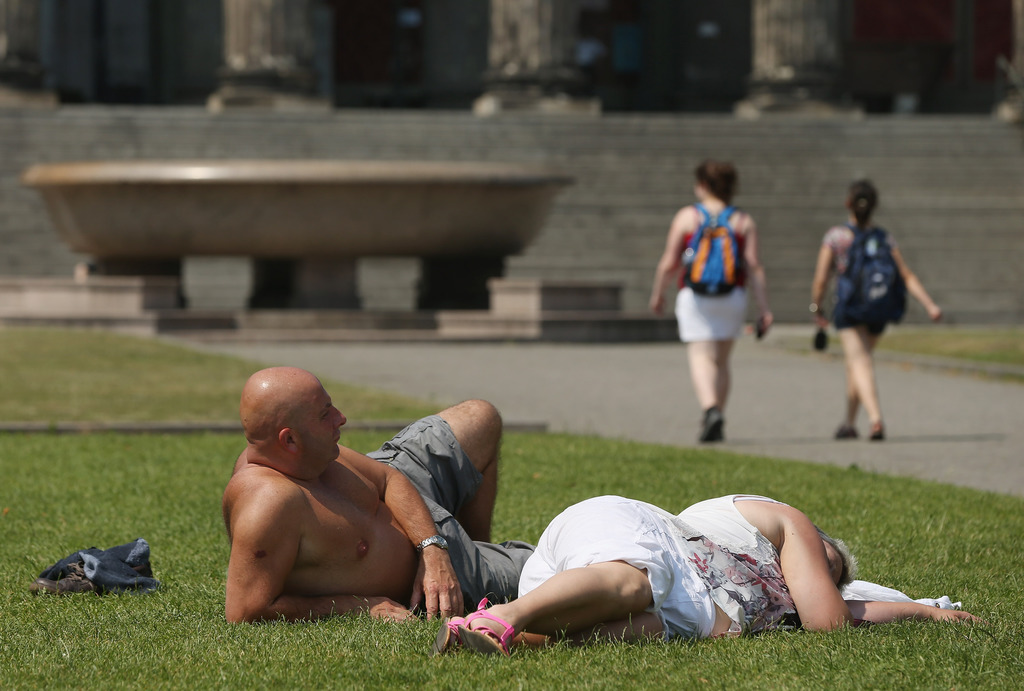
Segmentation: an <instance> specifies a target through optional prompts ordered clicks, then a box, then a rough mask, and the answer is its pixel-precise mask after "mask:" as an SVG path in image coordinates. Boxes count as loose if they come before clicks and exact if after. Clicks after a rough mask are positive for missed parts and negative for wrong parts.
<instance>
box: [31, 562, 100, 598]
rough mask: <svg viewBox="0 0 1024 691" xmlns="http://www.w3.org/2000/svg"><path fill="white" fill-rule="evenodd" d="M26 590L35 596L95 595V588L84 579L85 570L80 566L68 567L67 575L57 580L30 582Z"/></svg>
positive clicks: (43, 579)
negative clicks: (44, 594)
mask: <svg viewBox="0 0 1024 691" xmlns="http://www.w3.org/2000/svg"><path fill="white" fill-rule="evenodd" d="M28 589H29V590H30V591H31V592H32V593H35V594H37V595H38V594H39V593H53V594H55V595H70V594H71V593H95V592H96V586H95V585H94V584H93V582H92V581H90V580H89V579H88V578H86V575H85V570H84V569H83V568H82V565H81V564H71V565H70V566H68V574H67V575H66V576H64V577H63V578H60V579H58V580H56V581H55V580H53V579H50V578H37V579H36V580H34V581H32V585H30V586H29V587H28Z"/></svg>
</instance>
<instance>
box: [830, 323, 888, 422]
mask: <svg viewBox="0 0 1024 691" xmlns="http://www.w3.org/2000/svg"><path fill="white" fill-rule="evenodd" d="M839 341H840V343H842V346H843V354H844V355H845V359H846V415H847V420H846V421H847V423H848V424H850V425H853V424H854V422H856V417H857V407H858V404H859V405H863V406H864V412H866V413H867V415H868V419H869V420H870V421H871V424H872V426H875V425H881V424H882V407H881V404H880V403H879V400H878V387H877V385H876V383H875V364H874V360H873V359H872V355H871V354H872V352H874V349H875V345H876V344H877V343H878V336H876V335H873V334H871V333H869V332H868V330H867V327H866V326H864V325H863V324H859V325H857V326H854V327H849V328H845V329H839Z"/></svg>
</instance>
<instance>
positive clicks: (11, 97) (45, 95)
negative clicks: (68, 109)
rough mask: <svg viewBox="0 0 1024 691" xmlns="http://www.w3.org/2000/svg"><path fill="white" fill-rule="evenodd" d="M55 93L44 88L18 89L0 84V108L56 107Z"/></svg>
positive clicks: (57, 102) (57, 101) (58, 103)
mask: <svg viewBox="0 0 1024 691" xmlns="http://www.w3.org/2000/svg"><path fill="white" fill-rule="evenodd" d="M58 105H60V101H59V100H58V99H57V94H56V93H54V92H52V91H48V90H46V89H19V88H17V87H13V86H8V85H6V84H0V108H56V107H57V106H58Z"/></svg>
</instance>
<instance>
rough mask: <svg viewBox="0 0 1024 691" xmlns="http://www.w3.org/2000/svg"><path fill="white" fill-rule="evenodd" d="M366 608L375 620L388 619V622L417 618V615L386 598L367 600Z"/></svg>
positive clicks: (370, 598)
mask: <svg viewBox="0 0 1024 691" xmlns="http://www.w3.org/2000/svg"><path fill="white" fill-rule="evenodd" d="M366 608H367V610H368V611H369V612H370V616H371V617H373V618H374V619H387V620H388V621H407V620H409V619H413V618H415V615H414V614H413V613H412V612H411V611H410V610H408V609H406V608H405V607H403V606H402V605H400V604H398V603H397V602H395V601H394V600H392V599H390V598H386V597H368V598H366Z"/></svg>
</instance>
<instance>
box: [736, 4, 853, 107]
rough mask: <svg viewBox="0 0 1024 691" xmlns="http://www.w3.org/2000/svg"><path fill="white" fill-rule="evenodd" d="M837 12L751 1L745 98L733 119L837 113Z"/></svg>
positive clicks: (836, 6) (835, 9)
mask: <svg viewBox="0 0 1024 691" xmlns="http://www.w3.org/2000/svg"><path fill="white" fill-rule="evenodd" d="M840 8H841V3H839V2H836V0H753V4H752V7H751V9H752V22H753V24H752V27H751V28H752V32H751V33H752V35H753V41H754V50H753V55H754V60H753V63H754V64H753V66H752V67H753V69H752V73H751V76H750V93H749V96H748V97H747V99H746V100H744V101H742V102H740V103H738V104H737V105H736V113H737V115H740V116H748V117H756V116H758V115H759V114H761V113H765V112H808V113H833V112H836V111H838V110H839V109H838V108H837V103H838V96H839V90H838V85H839V79H840V76H841V70H842V46H841V41H840V36H839V20H840V15H839V13H840Z"/></svg>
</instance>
